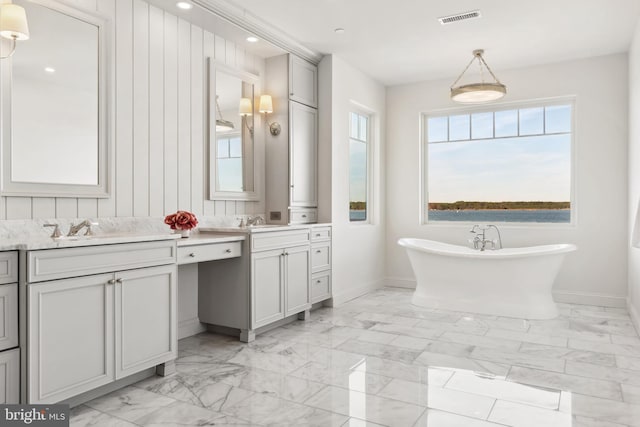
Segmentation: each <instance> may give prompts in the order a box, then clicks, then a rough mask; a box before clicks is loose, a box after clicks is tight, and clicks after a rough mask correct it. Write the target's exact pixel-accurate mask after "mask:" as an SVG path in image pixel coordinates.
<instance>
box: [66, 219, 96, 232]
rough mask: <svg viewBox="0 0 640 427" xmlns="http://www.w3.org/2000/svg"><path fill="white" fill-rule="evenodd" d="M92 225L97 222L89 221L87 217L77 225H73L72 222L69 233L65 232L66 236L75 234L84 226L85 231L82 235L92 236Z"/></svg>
mask: <svg viewBox="0 0 640 427" xmlns="http://www.w3.org/2000/svg"><path fill="white" fill-rule="evenodd" d="M92 225H98V223H97V222H91V221H89V220H88V219H85V220H84V221H82V222H81V223H80V224H77V225H74V224H73V223H72V224H71V226H70V227H69V233H67V236H77V235H78V233H79V232H80V230H82V229H83V228H84V227H87V231H86V232H85V233H84V235H85V236H93V231H91V226H92Z"/></svg>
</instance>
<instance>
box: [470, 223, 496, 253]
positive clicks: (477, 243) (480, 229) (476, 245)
mask: <svg viewBox="0 0 640 427" xmlns="http://www.w3.org/2000/svg"><path fill="white" fill-rule="evenodd" d="M490 228H495V230H496V233H497V234H498V241H497V243H498V245H499V248H498V249H502V237H501V236H500V230H499V229H498V227H497V226H495V225H493V224H489V225H478V224H476V225H474V226H473V227H472V228H471V230H470V233H473V234H475V237H474V238H473V240H472V242H473V249H478V250H480V251H484V250H485V249H486V248H487V243H490V244H491V249H492V250H495V249H496V241H495V240H489V239H487V238H486V232H487V230H489V229H490Z"/></svg>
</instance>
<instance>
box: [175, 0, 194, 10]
mask: <svg viewBox="0 0 640 427" xmlns="http://www.w3.org/2000/svg"><path fill="white" fill-rule="evenodd" d="M176 6H177V7H178V9H182V10H189V9H191V8H192V7H193V5H192V4H191V3H189V2H186V1H179V2H178V3H176Z"/></svg>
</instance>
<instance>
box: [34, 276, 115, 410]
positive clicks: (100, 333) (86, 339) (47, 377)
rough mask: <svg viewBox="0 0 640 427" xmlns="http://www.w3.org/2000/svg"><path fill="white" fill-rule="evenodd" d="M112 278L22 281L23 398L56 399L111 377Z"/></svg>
mask: <svg viewBox="0 0 640 427" xmlns="http://www.w3.org/2000/svg"><path fill="white" fill-rule="evenodd" d="M112 278H113V275H112V274H98V275H94V276H87V277H80V278H75V279H65V280H56V281H52V282H40V283H36V284H30V285H27V288H28V291H27V295H28V300H27V304H28V313H29V314H28V327H27V328H28V330H27V341H28V356H27V364H28V366H27V376H28V386H29V390H28V392H27V399H28V402H27V403H55V402H58V401H60V400H63V399H66V398H69V397H71V396H75V395H77V394H80V393H83V392H85V391H88V390H91V389H94V388H96V387H99V386H101V385H104V384H107V383H109V382H111V381H113V379H114V372H113V366H114V359H113V354H114V351H113V333H114V331H113V320H114V319H113V284H112V282H113V280H112Z"/></svg>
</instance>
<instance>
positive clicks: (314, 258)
mask: <svg viewBox="0 0 640 427" xmlns="http://www.w3.org/2000/svg"><path fill="white" fill-rule="evenodd" d="M329 268H331V243H330V242H326V243H324V244H319V243H317V244H314V245H313V246H312V247H311V272H312V273H316V272H318V271H322V270H327V269H329Z"/></svg>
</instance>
